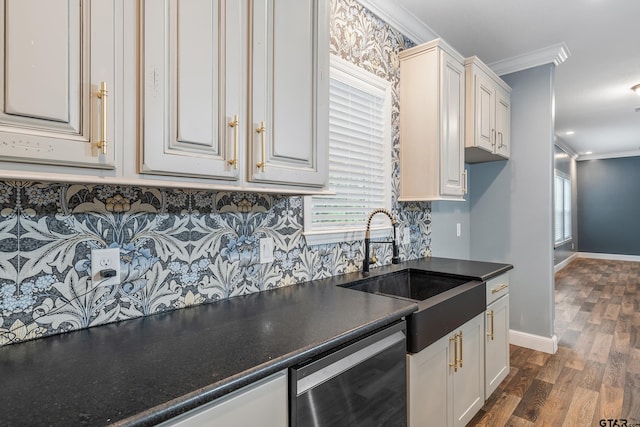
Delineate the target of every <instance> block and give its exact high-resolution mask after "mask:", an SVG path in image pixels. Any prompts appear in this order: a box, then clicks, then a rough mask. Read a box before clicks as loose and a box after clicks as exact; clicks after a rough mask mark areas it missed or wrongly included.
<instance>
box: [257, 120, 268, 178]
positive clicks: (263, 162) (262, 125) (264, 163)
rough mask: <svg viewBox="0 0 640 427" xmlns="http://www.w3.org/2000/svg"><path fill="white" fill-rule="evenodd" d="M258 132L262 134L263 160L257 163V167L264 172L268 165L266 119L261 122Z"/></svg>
mask: <svg viewBox="0 0 640 427" xmlns="http://www.w3.org/2000/svg"><path fill="white" fill-rule="evenodd" d="M256 132H257V133H259V134H261V135H262V161H261V162H260V163H256V167H257V168H258V169H262V172H264V168H265V166H266V162H265V161H264V151H265V134H266V133H267V128H265V127H264V121H262V122H260V127H259V128H257V129H256Z"/></svg>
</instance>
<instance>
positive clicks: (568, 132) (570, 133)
mask: <svg viewBox="0 0 640 427" xmlns="http://www.w3.org/2000/svg"><path fill="white" fill-rule="evenodd" d="M574 133H576V132H575V131H573V130H568V131H566V132H565V133H564V134H565V135H573V134H574Z"/></svg>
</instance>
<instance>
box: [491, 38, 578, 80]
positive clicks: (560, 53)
mask: <svg viewBox="0 0 640 427" xmlns="http://www.w3.org/2000/svg"><path fill="white" fill-rule="evenodd" d="M569 56H571V52H570V51H569V47H568V46H567V44H566V43H564V42H563V43H558V44H555V45H552V46H548V47H543V48H542V49H538V50H534V51H531V52H527V53H523V54H522V55H517V56H514V57H511V58H507V59H502V60H500V61H496V62H492V63H491V64H488V65H489V67H490V68H491V69H492V70H493V71H494V72H495V73H496V74H497V75H499V76H503V75H505V74H510V73H515V72H516V71H522V70H526V69H528V68H534V67H537V66H539V65H544V64H553V65H555V66H556V67H557V66H558V65H560V64H562V63H563V62H564V61H566V60H567V58H569Z"/></svg>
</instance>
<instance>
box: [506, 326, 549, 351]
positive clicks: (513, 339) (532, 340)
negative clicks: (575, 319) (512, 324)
mask: <svg viewBox="0 0 640 427" xmlns="http://www.w3.org/2000/svg"><path fill="white" fill-rule="evenodd" d="M509 343H510V344H513V345H517V346H519V347H526V348H530V349H531V350H538V351H542V352H544V353H549V354H556V352H557V351H558V336H557V335H555V334H554V335H553V336H552V337H551V338H547V337H542V336H540V335H533V334H529V333H527V332H520V331H514V330H513V329H510V330H509Z"/></svg>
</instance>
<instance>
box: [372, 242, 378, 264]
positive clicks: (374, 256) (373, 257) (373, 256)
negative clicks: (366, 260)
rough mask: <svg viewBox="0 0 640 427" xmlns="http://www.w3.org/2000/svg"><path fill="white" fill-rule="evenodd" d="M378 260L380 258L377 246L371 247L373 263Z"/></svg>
mask: <svg viewBox="0 0 640 427" xmlns="http://www.w3.org/2000/svg"><path fill="white" fill-rule="evenodd" d="M377 262H378V258H377V257H376V247H375V246H372V247H371V264H375V263H377Z"/></svg>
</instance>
